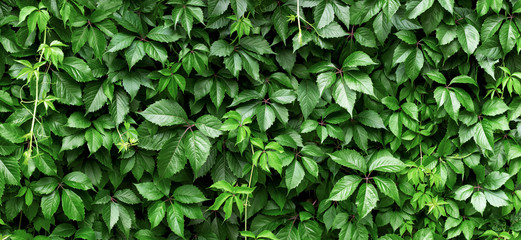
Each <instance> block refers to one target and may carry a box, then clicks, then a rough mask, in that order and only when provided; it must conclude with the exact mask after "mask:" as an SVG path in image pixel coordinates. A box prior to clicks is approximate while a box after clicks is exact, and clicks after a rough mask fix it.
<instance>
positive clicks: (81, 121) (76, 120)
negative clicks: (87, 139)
mask: <svg viewBox="0 0 521 240" xmlns="http://www.w3.org/2000/svg"><path fill="white" fill-rule="evenodd" d="M90 124H91V123H90V121H89V120H88V119H86V118H85V117H84V116H83V115H82V114H81V113H80V112H74V113H72V114H71V115H70V116H69V119H67V127H71V128H80V129H85V128H88V127H90Z"/></svg>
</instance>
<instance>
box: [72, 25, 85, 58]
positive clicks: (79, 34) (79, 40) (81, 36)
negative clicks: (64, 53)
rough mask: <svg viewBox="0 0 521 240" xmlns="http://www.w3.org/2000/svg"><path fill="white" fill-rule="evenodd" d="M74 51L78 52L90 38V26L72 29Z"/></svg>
mask: <svg viewBox="0 0 521 240" xmlns="http://www.w3.org/2000/svg"><path fill="white" fill-rule="evenodd" d="M71 38H72V52H74V53H77V52H79V51H80V49H81V48H82V47H83V45H85V43H86V42H87V40H88V39H89V28H88V27H82V28H80V29H75V30H74V31H72V36H71Z"/></svg>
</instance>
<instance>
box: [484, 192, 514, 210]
mask: <svg viewBox="0 0 521 240" xmlns="http://www.w3.org/2000/svg"><path fill="white" fill-rule="evenodd" d="M484 194H485V198H486V199H487V202H488V203H489V204H490V205H492V206H494V207H504V206H507V205H508V203H509V200H508V197H507V195H506V194H505V192H503V191H500V190H498V191H488V190H485V191H484Z"/></svg>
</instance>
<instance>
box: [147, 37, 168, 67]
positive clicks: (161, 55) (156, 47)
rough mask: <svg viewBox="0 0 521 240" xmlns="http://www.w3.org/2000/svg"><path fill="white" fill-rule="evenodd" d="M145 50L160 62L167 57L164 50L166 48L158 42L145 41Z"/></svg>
mask: <svg viewBox="0 0 521 240" xmlns="http://www.w3.org/2000/svg"><path fill="white" fill-rule="evenodd" d="M144 45H145V52H146V53H147V55H148V56H149V57H151V58H153V59H154V60H156V61H158V62H160V63H165V62H166V60H167V58H168V54H167V52H166V49H165V48H164V47H163V46H162V45H161V44H159V43H156V42H150V41H149V42H145V44H144Z"/></svg>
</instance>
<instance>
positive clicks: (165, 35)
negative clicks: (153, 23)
mask: <svg viewBox="0 0 521 240" xmlns="http://www.w3.org/2000/svg"><path fill="white" fill-rule="evenodd" d="M147 37H148V38H150V39H152V40H155V41H158V42H164V43H171V42H175V41H177V40H179V39H180V38H182V36H181V35H180V34H179V33H177V32H176V31H174V30H173V29H172V28H171V27H167V26H157V27H155V28H153V29H152V30H150V32H148V34H147ZM132 39H133V38H132ZM128 46H130V43H129V44H128ZM128 46H127V47H128Z"/></svg>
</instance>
